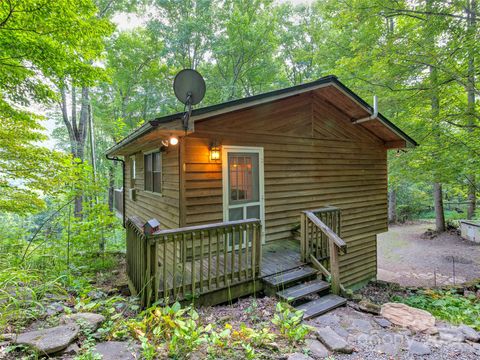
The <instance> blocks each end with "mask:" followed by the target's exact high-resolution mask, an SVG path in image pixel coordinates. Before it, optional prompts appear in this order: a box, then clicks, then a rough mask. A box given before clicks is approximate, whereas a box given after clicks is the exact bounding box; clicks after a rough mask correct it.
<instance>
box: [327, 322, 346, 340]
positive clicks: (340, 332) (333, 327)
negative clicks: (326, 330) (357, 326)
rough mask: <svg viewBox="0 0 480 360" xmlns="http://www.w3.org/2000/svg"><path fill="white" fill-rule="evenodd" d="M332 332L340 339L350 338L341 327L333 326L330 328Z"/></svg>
mask: <svg viewBox="0 0 480 360" xmlns="http://www.w3.org/2000/svg"><path fill="white" fill-rule="evenodd" d="M330 328H331V329H332V330H333V331H335V332H336V333H337V335H340V337H343V338H345V339H346V338H348V337H349V336H350V333H349V332H348V331H347V330H345V329H344V328H343V327H342V326H341V325H334V326H331V327H330Z"/></svg>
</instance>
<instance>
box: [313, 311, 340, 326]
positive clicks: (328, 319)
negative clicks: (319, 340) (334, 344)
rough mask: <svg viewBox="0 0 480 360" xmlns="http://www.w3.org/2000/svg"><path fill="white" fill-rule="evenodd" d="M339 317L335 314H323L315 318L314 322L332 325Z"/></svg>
mask: <svg viewBox="0 0 480 360" xmlns="http://www.w3.org/2000/svg"><path fill="white" fill-rule="evenodd" d="M339 321H340V319H339V317H338V316H337V315H335V314H325V315H322V316H319V317H317V318H316V319H315V323H316V324H319V325H322V326H332V325H336V324H338V322H339Z"/></svg>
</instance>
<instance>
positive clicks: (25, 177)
mask: <svg viewBox="0 0 480 360" xmlns="http://www.w3.org/2000/svg"><path fill="white" fill-rule="evenodd" d="M96 10H97V9H96V7H95V5H94V3H93V2H92V1H88V0H84V1H74V2H72V1H63V0H58V1H40V2H32V1H26V0H11V1H4V2H2V3H1V4H0V19H1V20H0V58H1V59H2V60H1V61H0V84H1V85H0V118H1V121H0V211H1V212H5V211H7V212H16V213H20V214H25V213H28V212H32V211H35V210H38V209H42V208H44V205H45V204H44V202H43V200H42V196H41V195H48V194H52V193H57V192H58V191H59V189H61V188H62V187H63V186H64V184H65V182H68V179H67V178H68V175H66V174H69V170H70V168H71V159H70V158H69V156H66V155H65V154H63V153H60V152H57V151H52V150H50V149H48V148H46V147H44V146H39V142H42V141H45V140H46V136H45V135H44V133H43V131H44V128H43V127H42V126H41V124H40V122H41V120H42V117H40V116H39V115H37V114H36V113H34V112H33V111H27V110H26V108H27V107H34V106H36V107H39V106H38V104H46V105H51V104H52V102H53V101H55V100H57V99H58V98H57V96H56V95H57V94H56V90H55V85H58V84H59V80H60V79H63V78H65V77H68V76H72V77H75V79H76V81H77V82H78V83H90V84H92V83H94V82H95V81H97V80H98V79H100V78H101V73H102V71H101V69H100V68H98V67H95V66H93V65H92V62H93V61H94V60H95V59H96V58H97V57H98V56H100V54H101V51H102V49H103V36H105V35H107V34H108V33H109V32H110V30H111V27H110V24H109V23H108V21H105V20H100V19H98V18H97V17H96ZM37 112H38V111H37ZM53 169H55V171H52V170H53Z"/></svg>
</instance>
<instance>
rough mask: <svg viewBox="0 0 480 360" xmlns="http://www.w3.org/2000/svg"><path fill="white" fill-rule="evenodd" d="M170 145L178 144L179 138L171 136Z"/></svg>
mask: <svg viewBox="0 0 480 360" xmlns="http://www.w3.org/2000/svg"><path fill="white" fill-rule="evenodd" d="M169 142H170V145H174V146H175V145H177V144H178V138H177V137H176V136H171V137H170V139H169Z"/></svg>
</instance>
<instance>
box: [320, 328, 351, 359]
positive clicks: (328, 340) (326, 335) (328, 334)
mask: <svg viewBox="0 0 480 360" xmlns="http://www.w3.org/2000/svg"><path fill="white" fill-rule="evenodd" d="M316 335H317V338H318V340H320V341H321V342H322V343H323V345H325V346H326V347H327V348H328V349H329V350H331V351H334V352H339V353H345V354H351V353H352V352H353V348H352V347H351V346H350V345H349V344H348V343H347V342H346V341H345V339H344V338H342V337H340V335H338V334H337V333H336V332H335V331H333V330H332V329H331V328H330V327H329V326H326V327H324V328H317V331H316Z"/></svg>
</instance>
